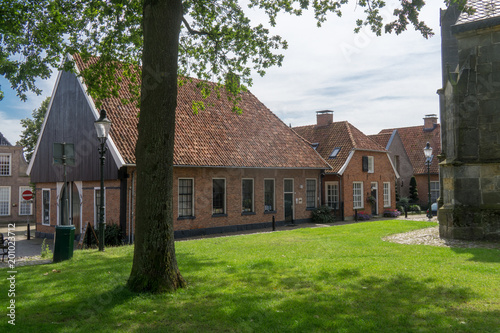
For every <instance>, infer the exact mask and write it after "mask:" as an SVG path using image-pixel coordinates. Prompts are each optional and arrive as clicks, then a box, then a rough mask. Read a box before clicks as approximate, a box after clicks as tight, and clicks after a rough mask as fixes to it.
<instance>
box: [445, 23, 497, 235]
mask: <svg viewBox="0 0 500 333" xmlns="http://www.w3.org/2000/svg"><path fill="white" fill-rule="evenodd" d="M490 22H491V24H490V25H489V26H486V25H485V24H482V25H481V26H480V27H478V25H477V24H476V25H472V26H466V25H465V26H464V25H461V26H455V27H456V28H455V29H454V30H455V31H454V32H455V36H456V38H457V41H458V57H459V71H458V73H452V74H451V75H450V80H449V81H448V83H447V86H446V88H445V90H444V98H445V101H446V103H445V108H444V110H442V117H444V118H445V119H446V121H445V122H443V123H445V124H446V125H445V126H444V127H443V128H442V136H443V140H442V142H443V157H444V160H443V162H442V163H441V177H442V180H443V203H444V205H443V207H442V208H441V209H440V210H439V223H440V235H441V237H445V238H456V239H475V240H477V239H488V240H500V108H499V106H500V24H499V23H500V22H498V21H496V22H495V21H490ZM483 23H484V22H483Z"/></svg>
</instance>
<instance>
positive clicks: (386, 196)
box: [384, 183, 391, 207]
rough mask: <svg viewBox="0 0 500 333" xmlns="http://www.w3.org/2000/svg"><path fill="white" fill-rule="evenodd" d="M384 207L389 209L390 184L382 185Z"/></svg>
mask: <svg viewBox="0 0 500 333" xmlns="http://www.w3.org/2000/svg"><path fill="white" fill-rule="evenodd" d="M384 207H391V183H384Z"/></svg>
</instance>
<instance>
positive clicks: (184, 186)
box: [179, 178, 194, 217]
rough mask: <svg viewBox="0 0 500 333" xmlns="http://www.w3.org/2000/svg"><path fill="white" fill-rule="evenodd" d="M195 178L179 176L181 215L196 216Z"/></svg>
mask: <svg viewBox="0 0 500 333" xmlns="http://www.w3.org/2000/svg"><path fill="white" fill-rule="evenodd" d="M193 184H194V181H193V179H182V178H179V217H192V216H194V209H193V204H194V200H193V193H194V186H193Z"/></svg>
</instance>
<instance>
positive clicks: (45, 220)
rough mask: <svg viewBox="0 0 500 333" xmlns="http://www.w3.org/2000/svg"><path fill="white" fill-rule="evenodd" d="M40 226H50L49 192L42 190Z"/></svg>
mask: <svg viewBox="0 0 500 333" xmlns="http://www.w3.org/2000/svg"><path fill="white" fill-rule="evenodd" d="M42 224H44V225H50V190H49V189H42Z"/></svg>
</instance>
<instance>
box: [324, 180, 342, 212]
mask: <svg viewBox="0 0 500 333" xmlns="http://www.w3.org/2000/svg"><path fill="white" fill-rule="evenodd" d="M325 191H326V195H325V197H326V205H327V206H328V207H330V208H333V209H339V183H338V182H326V183H325Z"/></svg>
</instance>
